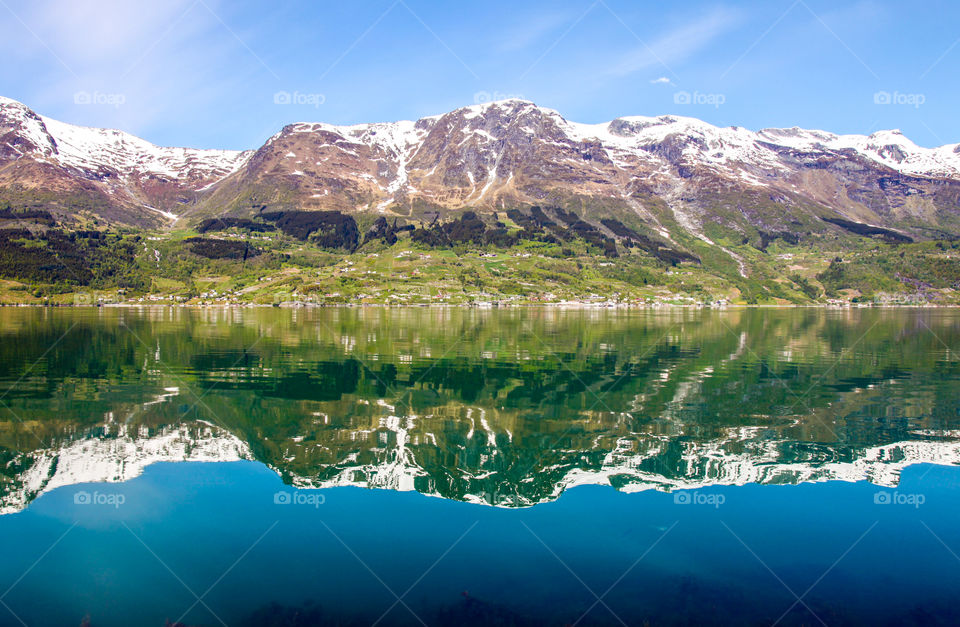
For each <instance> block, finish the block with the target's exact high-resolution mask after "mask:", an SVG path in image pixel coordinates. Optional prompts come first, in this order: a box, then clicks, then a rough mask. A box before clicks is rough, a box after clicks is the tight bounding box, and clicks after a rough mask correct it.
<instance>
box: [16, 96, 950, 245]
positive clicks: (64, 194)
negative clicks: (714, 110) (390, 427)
mask: <svg viewBox="0 0 960 627" xmlns="http://www.w3.org/2000/svg"><path fill="white" fill-rule="evenodd" d="M0 201H5V202H6V203H7V204H8V205H10V206H11V207H13V206H16V207H18V208H34V209H43V210H46V211H49V212H51V213H52V214H53V215H54V216H56V217H57V219H58V220H66V221H70V220H74V219H77V218H89V219H92V220H94V221H96V222H97V223H106V224H112V225H123V226H132V227H146V228H154V229H162V228H167V227H170V226H172V225H174V224H177V225H179V226H183V225H184V224H195V223H198V222H200V221H201V220H202V219H204V218H209V217H222V216H237V217H246V216H253V215H256V214H257V213H259V212H263V211H265V210H270V211H278V210H279V211H284V210H293V209H297V210H338V211H341V212H344V213H350V214H355V215H358V216H364V215H369V216H372V217H376V216H381V215H383V216H386V217H387V218H389V219H392V218H394V217H396V218H398V219H400V220H408V221H409V220H424V219H433V216H436V215H441V216H443V215H446V214H447V212H449V211H455V210H459V209H471V210H475V211H478V212H480V213H481V214H484V213H492V212H494V211H501V210H506V209H510V208H516V207H530V206H534V205H544V206H558V207H564V208H566V209H567V210H575V211H578V212H579V213H580V214H581V215H582V216H584V219H586V220H591V219H593V220H599V219H601V218H603V217H616V218H618V219H620V220H623V221H624V222H626V223H627V224H629V225H630V226H631V227H633V228H637V229H644V230H645V231H646V233H648V234H651V235H658V236H659V237H663V238H666V239H674V238H676V237H677V236H682V237H687V236H692V237H695V238H697V239H698V240H700V241H702V242H705V243H707V244H713V243H717V245H718V246H722V244H721V242H724V241H735V240H736V241H739V238H743V237H747V238H749V237H764V236H766V237H774V238H775V237H777V236H778V234H783V233H792V234H794V235H795V236H799V237H804V236H807V235H810V234H814V235H816V234H830V233H841V232H843V231H846V232H850V231H851V229H852V230H853V231H854V232H857V231H858V230H859V231H863V232H864V233H861V234H868V235H881V236H886V237H893V238H901V239H903V241H907V240H913V239H920V240H924V239H952V238H954V237H955V236H960V144H952V145H946V146H942V147H939V148H922V147H919V146H917V145H916V144H914V143H913V142H911V141H910V140H909V139H908V138H906V137H905V136H904V135H903V134H902V133H900V132H899V131H881V132H877V133H874V134H872V135H869V136H860V135H836V134H833V133H828V132H824V131H816V130H804V129H800V128H788V129H764V130H761V131H750V130H747V129H744V128H740V127H728V128H719V127H715V126H712V125H710V124H707V123H705V122H702V121H700V120H696V119H693V118H687V117H680V116H673V115H664V116H659V117H622V118H618V119H616V120H613V121H611V122H607V123H602V124H580V123H576V122H572V121H569V120H566V119H565V118H564V117H562V116H561V115H560V114H559V113H558V112H556V111H553V110H550V109H546V108H542V107H538V106H536V105H535V104H533V103H531V102H527V101H523V100H504V101H498V102H492V103H486V104H482V105H473V106H468V107H463V108H460V109H457V110H455V111H451V112H449V113H445V114H442V115H435V116H430V117H425V118H421V119H419V120H417V121H402V122H391V123H373V124H359V125H354V126H334V125H330V124H324V123H298V124H291V125H289V126H286V127H284V128H283V129H282V130H280V132H278V133H277V134H275V135H274V136H272V137H271V138H269V139H268V140H267V142H266V143H265V144H264V145H263V146H260V147H259V148H256V149H255V150H247V151H242V152H238V151H228V150H198V149H190V148H163V147H158V146H155V145H153V144H151V143H149V142H147V141H145V140H142V139H140V138H137V137H135V136H133V135H130V134H127V133H124V132H122V131H116V130H107V129H94V128H84V127H79V126H73V125H69V124H64V123H62V122H58V121H56V120H52V119H50V118H47V117H44V116H42V115H38V114H37V113H35V112H34V111H32V110H31V109H30V108H28V107H27V106H25V105H23V104H21V103H19V102H16V101H14V100H10V99H5V98H0ZM870 229H874V230H875V231H874V232H871V231H870Z"/></svg>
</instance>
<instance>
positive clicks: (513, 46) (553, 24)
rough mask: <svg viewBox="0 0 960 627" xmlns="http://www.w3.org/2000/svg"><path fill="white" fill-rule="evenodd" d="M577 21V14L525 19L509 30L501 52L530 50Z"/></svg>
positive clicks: (502, 43)
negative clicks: (542, 40) (550, 35)
mask: <svg viewBox="0 0 960 627" xmlns="http://www.w3.org/2000/svg"><path fill="white" fill-rule="evenodd" d="M575 19H577V16H576V14H575V13H571V12H564V13H549V14H545V15H538V16H537V17H536V18H533V19H524V20H523V21H522V22H521V23H520V24H518V25H517V26H516V27H515V28H513V29H512V30H508V31H507V32H506V34H505V36H504V37H503V40H502V42H501V43H500V45H499V46H498V48H499V50H500V52H517V51H518V50H524V49H526V48H529V47H530V46H532V45H533V44H535V43H537V42H538V41H540V40H541V39H543V38H544V37H546V36H547V35H549V34H550V33H553V32H556V31H558V30H559V29H560V28H563V27H565V26H568V25H569V24H570V23H571V22H573V21H574V20H575Z"/></svg>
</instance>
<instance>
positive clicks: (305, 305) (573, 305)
mask: <svg viewBox="0 0 960 627" xmlns="http://www.w3.org/2000/svg"><path fill="white" fill-rule="evenodd" d="M0 308H34V309H144V308H153V309H157V308H165V309H363V308H377V309H484V310H494V309H538V308H539V309H616V310H651V309H694V310H709V311H727V310H731V309H835V310H844V309H960V304H949V303H948V304H932V303H930V304H909V305H906V304H904V305H897V304H873V303H842V304H825V303H810V304H807V303H787V304H726V305H722V306H711V305H702V304H686V305H681V304H676V303H653V304H636V303H577V302H560V303H498V304H493V303H423V304H416V303H404V304H389V303H329V304H327V303H324V304H318V303H309V302H284V303H280V304H267V303H164V302H143V303H102V304H97V305H88V304H74V303H0Z"/></svg>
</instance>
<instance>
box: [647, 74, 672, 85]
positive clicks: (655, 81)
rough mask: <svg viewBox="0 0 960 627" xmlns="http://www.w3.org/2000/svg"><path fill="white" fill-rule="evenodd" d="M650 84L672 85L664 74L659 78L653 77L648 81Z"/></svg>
mask: <svg viewBox="0 0 960 627" xmlns="http://www.w3.org/2000/svg"><path fill="white" fill-rule="evenodd" d="M650 84H651V85H673V81H672V80H670V79H669V78H667V77H666V76H661V77H660V78H655V79H653V80H651V81H650Z"/></svg>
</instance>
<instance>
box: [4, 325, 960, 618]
mask: <svg viewBox="0 0 960 627" xmlns="http://www.w3.org/2000/svg"><path fill="white" fill-rule="evenodd" d="M954 348H960V313H957V312H955V311H952V310H897V309H884V310H879V309H856V310H849V309H848V310H823V309H786V310H769V309H748V310H731V311H692V310H678V309H671V310H645V311H613V310H558V309H523V310H478V309H449V308H443V309H439V308H438V309H384V308H352V309H294V310H287V309H279V310H278V309H198V310H192V309H185V308H145V309H109V308H99V309H70V310H66V309H9V308H8V309H2V310H0V354H2V358H0V404H2V405H3V407H0V412H3V418H2V419H0V455H2V461H3V464H2V466H0V469H2V470H0V481H2V484H0V509H2V511H3V512H5V515H3V516H0V551H2V553H0V554H2V555H3V556H4V559H3V560H2V562H0V602H2V607H0V624H4V625H6V624H11V625H20V624H24V623H25V624H29V625H47V624H49V625H77V624H80V623H81V620H83V619H84V617H85V616H89V624H90V625H163V624H164V622H165V621H166V620H170V621H177V620H182V622H183V623H184V624H189V625H217V624H230V625H235V624H236V625H244V624H249V625H262V624H269V625H273V624H277V625H283V624H291V625H292V624H298V625H300V624H370V623H373V622H376V621H378V620H379V621H380V624H421V623H426V624H491V623H494V624H558V625H562V624H574V623H577V624H587V625H589V624H622V623H626V624H643V623H644V622H645V621H646V622H649V623H651V624H708V623H721V624H730V623H736V624H773V623H779V624H820V623H826V624H830V625H833V624H905V623H906V624H950V623H954V622H956V621H957V620H958V612H957V608H956V604H955V598H956V592H957V583H956V582H957V581H958V577H960V559H958V558H957V554H960V529H957V525H956V522H957V520H958V515H960V499H958V496H960V471H958V469H957V468H956V464H957V463H958V462H960V385H958V382H960V365H958V356H957V354H956V353H955V352H954V350H953V349H954ZM369 488H377V489H369ZM398 597H399V599H398ZM294 615H296V616H298V617H299V618H297V619H296V620H299V621H300V622H294V620H295V619H294V618H292V617H293V616H294ZM284 620H286V622H284ZM311 621H312V622H311Z"/></svg>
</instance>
